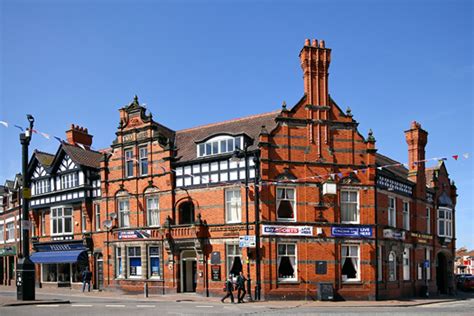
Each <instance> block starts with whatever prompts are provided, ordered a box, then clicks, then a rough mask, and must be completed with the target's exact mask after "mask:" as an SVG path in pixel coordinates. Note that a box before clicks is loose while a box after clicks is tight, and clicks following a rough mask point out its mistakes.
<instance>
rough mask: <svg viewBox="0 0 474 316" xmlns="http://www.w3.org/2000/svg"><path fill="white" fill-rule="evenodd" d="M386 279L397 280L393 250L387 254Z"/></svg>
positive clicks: (395, 255)
mask: <svg viewBox="0 0 474 316" xmlns="http://www.w3.org/2000/svg"><path fill="white" fill-rule="evenodd" d="M392 272H393V274H392ZM388 280H389V281H390V282H393V281H397V254H396V253H395V251H393V250H392V251H390V253H389V254H388Z"/></svg>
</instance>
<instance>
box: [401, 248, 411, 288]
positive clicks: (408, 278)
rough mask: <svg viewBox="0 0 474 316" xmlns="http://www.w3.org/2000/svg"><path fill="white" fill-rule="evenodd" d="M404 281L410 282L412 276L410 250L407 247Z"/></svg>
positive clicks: (403, 260)
mask: <svg viewBox="0 0 474 316" xmlns="http://www.w3.org/2000/svg"><path fill="white" fill-rule="evenodd" d="M402 263H403V281H410V280H411V276H410V272H411V269H410V263H411V262H410V248H408V247H406V248H404V249H403V259H402Z"/></svg>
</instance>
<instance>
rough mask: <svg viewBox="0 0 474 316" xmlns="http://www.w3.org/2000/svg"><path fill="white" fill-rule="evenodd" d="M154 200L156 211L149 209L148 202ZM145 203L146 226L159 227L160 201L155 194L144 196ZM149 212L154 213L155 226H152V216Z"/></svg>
mask: <svg viewBox="0 0 474 316" xmlns="http://www.w3.org/2000/svg"><path fill="white" fill-rule="evenodd" d="M153 199H156V209H150V204H151V203H149V200H153ZM145 203H146V218H147V224H148V226H150V227H160V226H161V225H160V199H159V197H158V195H157V194H150V195H146V196H145ZM151 211H154V212H155V213H156V214H155V215H156V224H152V222H153V221H152V220H151V219H152V214H151Z"/></svg>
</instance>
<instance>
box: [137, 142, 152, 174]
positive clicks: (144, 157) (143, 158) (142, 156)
mask: <svg viewBox="0 0 474 316" xmlns="http://www.w3.org/2000/svg"><path fill="white" fill-rule="evenodd" d="M143 150H144V151H145V153H144V154H143ZM138 156H139V161H140V166H139V167H140V175H141V176H146V175H148V173H149V167H150V166H149V164H148V147H147V146H141V147H138ZM144 163H146V172H143V164H144Z"/></svg>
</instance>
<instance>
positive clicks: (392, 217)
mask: <svg viewBox="0 0 474 316" xmlns="http://www.w3.org/2000/svg"><path fill="white" fill-rule="evenodd" d="M391 202H393V206H392V205H391ZM388 226H390V227H397V199H396V198H395V197H394V196H389V197H388Z"/></svg>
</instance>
